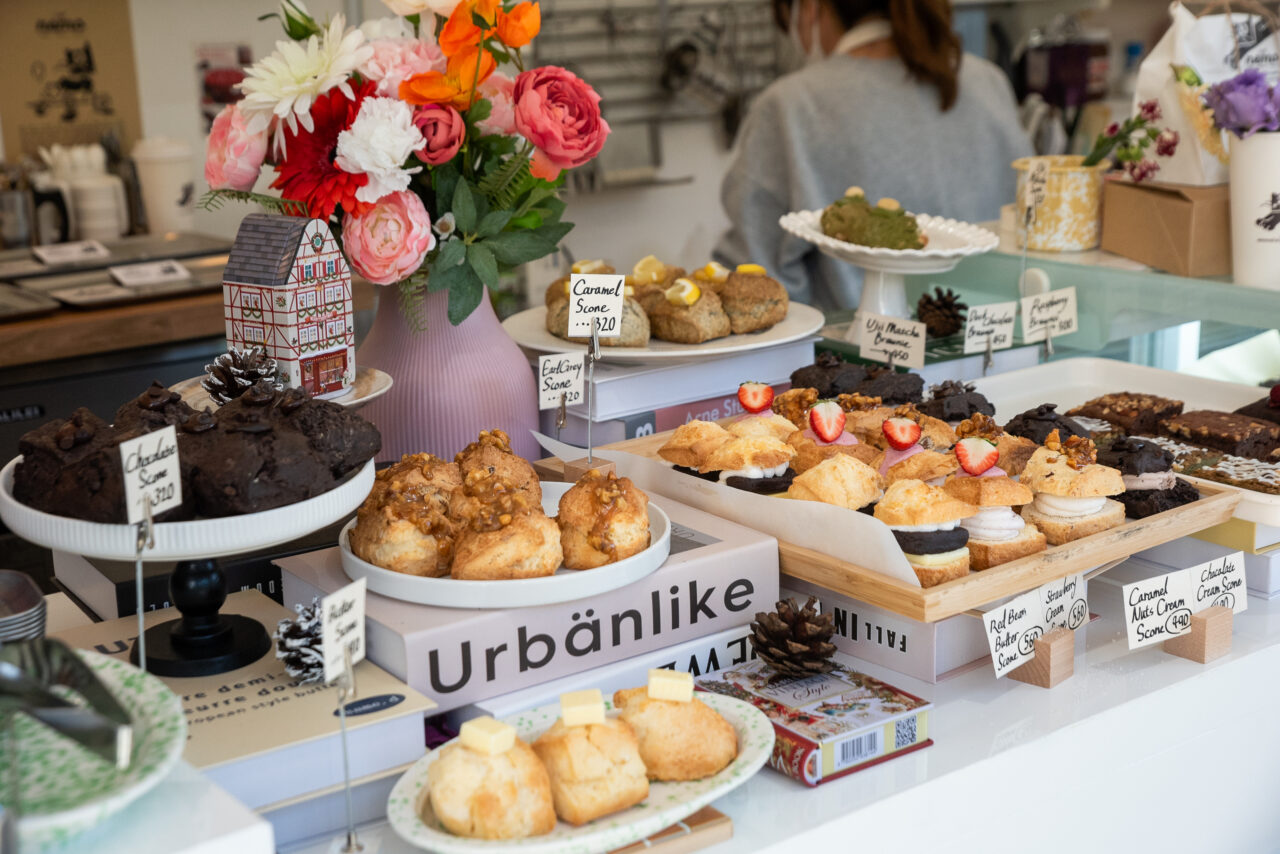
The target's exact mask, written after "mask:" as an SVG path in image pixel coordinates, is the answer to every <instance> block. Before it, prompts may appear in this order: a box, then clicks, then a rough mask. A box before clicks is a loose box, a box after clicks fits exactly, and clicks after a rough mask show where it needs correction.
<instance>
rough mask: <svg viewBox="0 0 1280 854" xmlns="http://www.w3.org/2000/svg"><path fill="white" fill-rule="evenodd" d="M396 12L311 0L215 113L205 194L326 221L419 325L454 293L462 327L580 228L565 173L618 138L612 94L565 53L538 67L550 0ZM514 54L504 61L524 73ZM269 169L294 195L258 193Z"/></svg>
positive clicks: (297, 5)
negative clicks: (429, 309) (350, 17)
mask: <svg viewBox="0 0 1280 854" xmlns="http://www.w3.org/2000/svg"><path fill="white" fill-rule="evenodd" d="M384 2H386V4H387V5H388V7H390V9H391V10H392V11H393V12H395V13H396V15H397V17H389V18H382V19H378V20H373V21H368V22H365V23H364V24H362V25H361V26H360V27H359V28H348V27H347V26H346V23H345V20H344V19H343V17H342V16H341V15H335V16H334V17H333V18H332V19H331V20H330V21H329V22H328V23H327V24H325V25H321V24H319V23H318V22H317V21H316V20H315V19H314V18H312V17H311V15H310V14H309V13H308V12H307V9H306V7H305V6H304V5H303V3H302V2H301V0H283V2H282V4H281V8H280V11H279V12H278V13H274V14H272V15H265V16H263V17H264V18H269V17H276V18H278V19H279V21H280V23H281V25H282V26H283V28H284V31H285V33H286V35H287V36H288V40H283V41H280V42H277V43H276V49H275V51H274V52H273V53H272V54H271V55H270V56H268V57H266V58H265V59H263V60H261V61H260V62H258V63H257V64H255V65H254V66H253V67H251V68H250V69H248V71H247V74H246V77H245V79H244V81H243V82H242V83H241V84H240V88H241V90H242V91H243V93H244V98H243V100H241V101H239V102H238V103H236V104H232V105H230V106H228V107H226V108H225V109H224V110H223V111H222V112H221V113H220V114H219V115H218V116H217V118H216V119H215V120H214V123H213V129H212V133H211V135H210V137H209V145H208V153H207V157H206V160H205V178H206V180H207V181H208V182H209V186H210V188H211V190H210V192H209V194H207V195H206V196H205V198H204V200H203V205H204V206H205V207H206V208H214V207H217V206H219V205H221V204H222V203H223V202H224V201H225V200H227V199H236V200H243V201H256V202H259V203H260V204H262V205H264V206H266V207H267V208H269V209H271V210H276V211H280V212H283V213H289V214H294V215H299V216H311V217H317V218H319V219H323V220H326V221H327V222H329V223H330V224H331V225H332V226H333V229H334V232H335V233H336V234H340V235H341V240H342V244H343V248H344V250H345V252H346V255H347V259H348V260H349V262H350V263H351V266H352V267H353V268H354V269H355V270H356V272H358V273H359V274H360V275H362V276H364V277H365V278H366V279H368V280H369V281H371V282H374V283H376V284H380V285H390V284H397V285H398V287H399V290H400V296H401V306H402V308H403V309H404V313H405V316H406V318H407V319H408V320H409V323H410V325H411V326H413V327H415V328H421V319H420V317H419V315H420V314H421V308H422V304H423V298H424V295H425V294H426V293H436V292H441V291H447V293H448V316H449V321H450V322H451V323H452V324H454V325H457V324H458V323H460V322H462V320H464V319H465V318H466V317H467V316H468V315H469V314H471V312H472V311H473V310H474V309H475V308H476V306H477V305H479V304H480V301H481V299H483V297H484V295H485V288H486V287H489V288H492V287H494V286H495V285H497V283H498V277H499V276H500V275H501V274H502V272H504V271H506V270H510V269H512V268H514V267H516V266H518V265H520V264H524V263H526V262H528V261H532V260H535V259H537V258H541V257H542V256H544V255H547V254H550V253H551V252H553V251H554V250H555V249H556V247H557V246H558V244H559V242H560V240H561V239H562V238H563V237H564V236H565V234H567V233H568V232H569V230H570V229H571V228H572V227H573V225H572V223H568V222H563V221H562V220H561V215H562V213H563V212H564V202H563V201H561V200H560V199H559V197H558V191H559V189H560V187H561V185H562V184H563V180H564V178H563V171H564V170H566V169H572V168H574V167H577V166H581V165H583V164H585V163H587V162H588V161H590V160H591V159H592V158H594V157H595V156H596V155H597V154H598V153H599V152H600V149H601V148H602V147H603V146H604V142H605V138H606V137H607V136H608V134H609V125H608V123H607V122H606V121H605V120H604V118H603V116H602V115H601V112H600V96H599V95H598V94H597V93H596V92H595V91H594V90H593V89H592V88H591V87H590V86H588V85H587V84H586V83H585V82H583V81H582V80H581V79H579V78H578V77H577V76H575V75H574V74H573V73H571V72H569V71H567V70H565V69H564V68H560V67H557V66H543V67H540V68H526V67H525V63H524V58H523V56H522V54H521V50H522V49H523V48H524V47H526V46H527V45H528V44H529V43H530V42H531V41H532V40H533V38H534V37H535V36H537V34H538V32H539V29H540V28H541V12H540V9H539V6H538V3H536V2H529V0H521V2H513V0H505V2H504V0H384ZM500 69H507V70H509V71H510V72H511V76H509V75H508V74H507V73H504V72H503V71H502V70H500ZM264 166H269V167H271V168H272V169H273V170H274V172H275V178H274V180H273V181H272V183H271V187H272V188H274V189H276V190H279V191H280V197H279V198H276V197H275V196H269V195H262V194H257V193H253V192H252V188H253V186H254V184H255V182H256V181H257V179H258V176H259V172H260V171H261V170H262V169H263V168H264Z"/></svg>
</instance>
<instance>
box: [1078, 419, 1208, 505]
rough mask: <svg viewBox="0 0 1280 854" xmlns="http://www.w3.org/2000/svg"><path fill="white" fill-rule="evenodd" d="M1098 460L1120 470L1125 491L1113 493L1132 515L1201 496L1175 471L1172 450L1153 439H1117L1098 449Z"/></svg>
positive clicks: (1187, 501)
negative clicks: (1176, 474)
mask: <svg viewBox="0 0 1280 854" xmlns="http://www.w3.org/2000/svg"><path fill="white" fill-rule="evenodd" d="M1098 463H1099V464H1101V465H1104V466H1110V467H1111V468H1114V469H1116V470H1117V471H1119V472H1120V476H1121V477H1122V478H1123V479H1124V485H1125V491H1124V492H1123V493H1121V494H1119V495H1116V496H1113V497H1114V498H1115V499H1116V500H1117V501H1119V502H1120V503H1121V504H1123V505H1124V507H1125V515H1127V516H1129V517H1130V518H1133V519H1145V518H1146V517H1148V516H1152V515H1154V514H1156V513H1160V512H1162V511H1164V510H1170V509H1172V508H1174V507H1181V506H1182V505H1183V504H1190V503H1191V502H1192V501H1195V500H1196V499H1198V498H1199V497H1200V493H1199V492H1198V491H1197V490H1196V488H1195V487H1194V486H1192V485H1191V484H1190V483H1188V482H1187V481H1185V480H1183V479H1181V478H1179V477H1176V476H1175V475H1174V473H1173V463H1174V457H1173V454H1172V453H1170V452H1169V451H1167V450H1166V449H1164V448H1162V447H1160V446H1159V445H1157V444H1156V443H1155V442H1154V441H1148V440H1145V439H1135V438H1132V437H1122V438H1117V439H1114V440H1113V441H1112V442H1111V443H1110V444H1109V445H1108V446H1107V447H1106V448H1102V449H1100V450H1099V451H1098Z"/></svg>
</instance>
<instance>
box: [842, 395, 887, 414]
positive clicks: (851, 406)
mask: <svg viewBox="0 0 1280 854" xmlns="http://www.w3.org/2000/svg"><path fill="white" fill-rule="evenodd" d="M882 402H883V399H882V398H879V397H871V396H870V395H865V394H856V393H855V394H842V395H839V396H837V397H836V403H839V404H840V408H841V409H843V410H844V411H845V412H868V411H870V410H872V409H876V408H877V407H879V406H880V404H881V403H882Z"/></svg>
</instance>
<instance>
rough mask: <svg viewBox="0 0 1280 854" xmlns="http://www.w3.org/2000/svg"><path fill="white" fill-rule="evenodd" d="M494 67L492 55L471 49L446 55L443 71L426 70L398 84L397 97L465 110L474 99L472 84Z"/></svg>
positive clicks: (414, 102) (476, 82)
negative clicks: (445, 64)
mask: <svg viewBox="0 0 1280 854" xmlns="http://www.w3.org/2000/svg"><path fill="white" fill-rule="evenodd" d="M497 67H498V63H497V62H496V61H495V60H494V58H493V54H491V53H489V52H488V51H487V50H480V49H478V48H472V49H470V50H467V51H465V52H463V53H459V54H455V55H454V56H451V57H449V64H448V65H447V66H446V67H445V70H444V73H443V74H442V73H440V72H439V71H428V72H427V73H425V74H415V75H414V76H413V77H410V78H409V79H408V80H406V81H404V82H403V83H401V84H400V100H401V101H405V102H406V103H409V104H448V105H449V106H451V107H453V108H454V109H456V110H465V109H467V108H468V107H470V106H471V102H472V101H474V100H475V97H476V95H475V90H476V87H478V86H479V85H480V84H481V83H483V82H484V81H485V80H486V79H488V77H489V75H490V74H492V73H493V71H494V69H495V68H497Z"/></svg>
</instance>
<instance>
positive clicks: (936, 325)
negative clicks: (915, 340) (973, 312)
mask: <svg viewBox="0 0 1280 854" xmlns="http://www.w3.org/2000/svg"><path fill="white" fill-rule="evenodd" d="M933 293H934V295H933V296H929V294H927V293H926V294H923V295H921V297H920V301H919V302H917V303H916V319H917V320H919V321H920V322H921V323H923V324H924V327H925V331H926V332H927V333H928V335H929V337H930V338H946V337H947V336H948V335H955V334H956V333H957V332H959V331H960V330H961V329H963V328H964V317H965V316H964V312H965V309H967V308H968V307H969V306H968V305H967V304H965V303H962V302H960V295H959V294H957V293H956V292H955V291H953V290H951V289H950V288H947V290H946V291H943V290H942V288H934V289H933Z"/></svg>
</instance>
